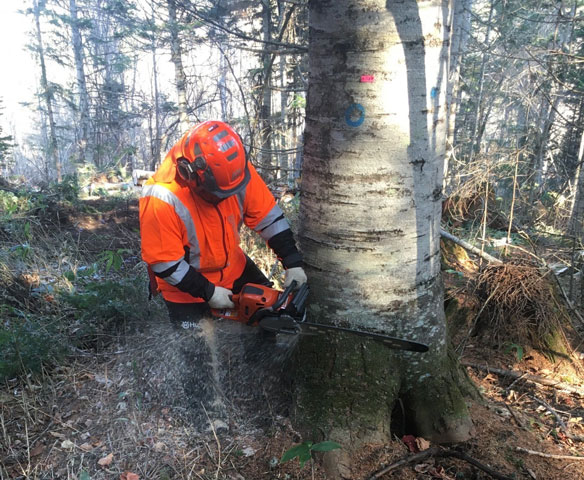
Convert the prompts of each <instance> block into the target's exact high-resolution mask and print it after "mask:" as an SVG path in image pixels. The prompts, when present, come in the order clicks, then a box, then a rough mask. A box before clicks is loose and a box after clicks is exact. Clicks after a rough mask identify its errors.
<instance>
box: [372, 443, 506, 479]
mask: <svg viewBox="0 0 584 480" xmlns="http://www.w3.org/2000/svg"><path fill="white" fill-rule="evenodd" d="M430 457H442V458H447V457H454V458H458V459H459V460H464V461H465V462H467V463H470V464H471V465H472V466H474V467H476V468H478V469H479V470H482V471H483V472H485V473H487V474H488V475H490V476H491V477H493V478H495V479H497V480H512V477H508V476H506V475H502V474H501V473H499V472H496V471H495V470H493V469H492V468H491V467H489V466H487V465H485V464H484V463H481V462H479V461H478V460H476V459H474V458H472V457H471V456H469V455H467V454H466V453H464V452H460V451H458V450H452V449H448V450H444V449H443V448H441V447H432V448H428V449H427V450H424V451H422V452H420V453H416V454H414V455H408V456H407V457H403V458H401V459H400V460H398V461H397V462H394V463H392V464H391V465H388V466H387V467H385V468H384V469H382V470H379V471H378V472H376V473H374V474H373V475H372V476H371V477H369V479H368V480H376V479H378V478H380V477H381V476H382V475H385V474H386V473H389V472H391V471H393V470H398V469H400V468H403V467H405V466H406V465H409V464H412V463H418V462H421V461H423V460H426V459H427V458H430Z"/></svg>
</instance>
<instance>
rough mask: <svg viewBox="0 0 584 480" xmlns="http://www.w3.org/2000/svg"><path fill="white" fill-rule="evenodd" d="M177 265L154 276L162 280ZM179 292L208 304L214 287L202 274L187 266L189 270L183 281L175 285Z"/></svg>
mask: <svg viewBox="0 0 584 480" xmlns="http://www.w3.org/2000/svg"><path fill="white" fill-rule="evenodd" d="M177 266H178V263H177V264H176V265H173V266H172V267H170V268H169V269H167V270H165V271H164V272H161V273H159V274H156V276H158V277H160V278H162V279H164V278H165V277H168V276H169V275H171V274H172V273H173V272H174V271H175V270H176V268H177ZM175 287H176V288H178V289H179V290H180V291H181V292H185V293H189V294H191V295H192V296H193V297H199V298H202V299H203V300H205V301H206V302H208V301H209V300H210V299H211V297H212V296H213V293H215V285H213V284H212V283H211V282H210V281H209V280H207V279H206V278H205V277H204V276H203V275H202V274H200V273H199V272H197V271H196V270H195V269H194V268H193V267H191V266H189V270H188V272H187V273H186V275H185V276H184V277H183V279H182V280H181V281H180V282H178V283H177V284H176V285H175Z"/></svg>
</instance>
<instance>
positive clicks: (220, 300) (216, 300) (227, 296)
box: [208, 285, 235, 309]
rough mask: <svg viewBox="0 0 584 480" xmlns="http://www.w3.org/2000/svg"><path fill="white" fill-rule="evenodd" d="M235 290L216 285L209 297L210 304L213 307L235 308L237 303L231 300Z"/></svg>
mask: <svg viewBox="0 0 584 480" xmlns="http://www.w3.org/2000/svg"><path fill="white" fill-rule="evenodd" d="M232 295H233V292H232V291H231V290H229V289H228V288H223V287H220V286H218V285H215V291H214V292H213V295H212V296H211V298H210V299H209V302H208V303H209V306H210V307H211V308H218V309H219V308H235V304H234V303H233V302H232V301H231V296H232Z"/></svg>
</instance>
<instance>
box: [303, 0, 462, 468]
mask: <svg viewBox="0 0 584 480" xmlns="http://www.w3.org/2000/svg"><path fill="white" fill-rule="evenodd" d="M445 5H446V4H445V3H444V2H442V1H438V0H433V1H428V2H423V3H420V2H416V1H415V0H405V1H403V2H384V1H381V0H368V1H357V0H336V1H324V2H323V1H318V2H317V1H313V2H311V3H310V9H311V10H310V32H311V37H310V79H309V92H308V105H307V125H306V131H305V158H304V166H303V179H302V188H303V195H302V200H301V211H300V214H301V233H300V242H301V246H302V250H303V252H304V255H305V261H306V265H307V269H308V272H309V279H310V284H311V288H312V300H311V311H310V313H309V314H310V315H311V317H312V319H313V320H317V321H321V322H335V323H339V324H343V325H351V326H352V327H355V328H361V329H371V330H375V331H382V332H387V333H390V334H393V335H395V336H400V337H405V338H409V339H412V340H417V341H421V342H424V343H427V344H429V345H430V352H428V353H426V354H414V353H402V352H399V353H396V352H392V351H390V350H387V349H385V348H384V347H382V346H378V345H376V344H372V343H368V342H363V341H360V340H356V339H355V338H349V337H343V338H337V339H335V340H333V341H331V340H324V339H322V338H318V337H315V338H312V339H309V340H304V341H303V342H302V343H301V344H300V346H299V358H300V359H301V361H300V362H298V364H297V367H298V370H297V374H296V377H295V378H296V393H297V397H296V403H297V417H296V419H297V421H298V422H299V423H301V424H303V425H304V427H305V428H306V431H321V432H324V436H325V437H328V438H327V439H332V440H337V441H340V442H341V443H342V444H343V445H344V446H348V447H358V446H359V445H360V444H362V443H363V442H371V441H378V442H384V441H387V440H388V439H390V438H391V414H392V409H393V407H394V405H395V404H396V401H397V399H398V398H401V400H402V401H403V406H404V408H405V411H406V413H407V419H408V424H407V425H405V426H403V425H402V427H403V428H404V429H406V430H407V431H410V432H413V433H416V434H418V435H422V436H425V437H426V438H429V439H432V440H434V441H460V440H466V439H468V438H469V436H470V432H471V427H472V423H471V421H470V419H469V416H468V412H467V408H466V405H465V402H464V399H463V396H462V394H461V389H460V388H459V387H460V385H459V383H458V375H457V373H458V371H459V370H458V368H457V366H456V364H455V362H454V361H453V360H451V359H450V358H449V356H448V352H447V340H446V328H445V318H444V309H443V290H442V283H441V276H440V249H439V246H440V228H439V221H440V210H441V188H442V168H443V159H444V152H445V140H446V122H445V113H446V104H445V95H446V79H447V75H448V71H447V61H448V46H447V45H448V40H449V39H448V33H447V32H448V25H447V22H448V19H449V11H448V8H447V7H446V6H445ZM362 75H370V76H373V82H370V80H371V78H363V79H362V78H361V76H362ZM361 80H362V81H361ZM368 80H369V81H368ZM465 387H466V385H465ZM345 453H346V451H345ZM341 455H343V454H341ZM345 460H346V459H345ZM334 463H335V464H336V465H337V467H338V470H340V471H337V472H336V474H337V475H340V476H343V475H344V476H347V475H349V476H350V473H348V472H346V471H345V472H343V471H342V470H343V467H342V465H343V461H342V460H340V459H338V458H337V459H336V462H334Z"/></svg>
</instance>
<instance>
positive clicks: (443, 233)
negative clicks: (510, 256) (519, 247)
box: [440, 228, 503, 265]
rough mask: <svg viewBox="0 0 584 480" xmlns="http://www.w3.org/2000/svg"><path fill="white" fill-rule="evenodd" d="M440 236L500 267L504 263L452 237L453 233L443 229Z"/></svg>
mask: <svg viewBox="0 0 584 480" xmlns="http://www.w3.org/2000/svg"><path fill="white" fill-rule="evenodd" d="M440 236H442V237H443V238H446V239H447V240H450V241H451V242H454V243H456V244H457V245H460V246H461V247H462V248H464V249H465V250H468V251H469V252H472V253H474V254H475V255H478V256H479V257H481V258H484V259H485V260H487V261H488V262H491V263H496V264H499V265H500V264H502V263H503V261H502V260H499V259H498V258H495V257H493V256H492V255H489V254H488V253H486V252H483V251H481V249H480V248H477V247H475V246H473V245H471V244H470V243H468V242H465V241H464V240H462V239H461V238H458V237H456V236H454V235H452V233H449V232H447V231H446V230H444V229H442V228H441V229H440Z"/></svg>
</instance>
